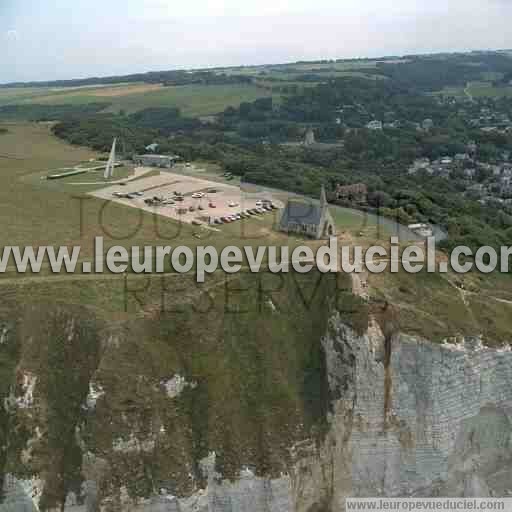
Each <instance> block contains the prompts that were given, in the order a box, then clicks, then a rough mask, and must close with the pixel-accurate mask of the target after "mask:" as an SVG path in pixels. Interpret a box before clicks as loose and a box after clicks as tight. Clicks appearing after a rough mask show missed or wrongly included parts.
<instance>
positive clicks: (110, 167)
mask: <svg viewBox="0 0 512 512" xmlns="http://www.w3.org/2000/svg"><path fill="white" fill-rule="evenodd" d="M116 142H117V139H114V142H113V143H112V149H111V150H110V156H109V157H108V162H107V167H105V174H104V175H103V177H104V178H105V179H106V180H108V179H109V178H112V176H114V168H115V164H116Z"/></svg>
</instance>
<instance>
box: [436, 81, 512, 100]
mask: <svg viewBox="0 0 512 512" xmlns="http://www.w3.org/2000/svg"><path fill="white" fill-rule="evenodd" d="M435 94H438V95H444V96H450V97H453V98H457V99H463V98H464V97H467V98H468V97H473V98H500V97H504V96H505V97H512V86H503V87H497V86H495V85H493V84H492V83H491V82H487V81H481V82H470V83H469V84H468V85H467V87H465V88H464V87H445V88H444V89H443V90H442V91H439V92H436V93H435Z"/></svg>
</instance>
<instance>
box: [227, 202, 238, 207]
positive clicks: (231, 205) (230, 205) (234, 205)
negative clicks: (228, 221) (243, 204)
mask: <svg viewBox="0 0 512 512" xmlns="http://www.w3.org/2000/svg"><path fill="white" fill-rule="evenodd" d="M237 206H240V205H239V204H238V203H235V202H233V201H232V202H231V203H229V207H230V208H236V207H237Z"/></svg>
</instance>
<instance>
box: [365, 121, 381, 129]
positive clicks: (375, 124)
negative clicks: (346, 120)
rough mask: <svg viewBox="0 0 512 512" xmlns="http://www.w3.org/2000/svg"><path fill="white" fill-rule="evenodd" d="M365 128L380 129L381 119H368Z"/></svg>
mask: <svg viewBox="0 0 512 512" xmlns="http://www.w3.org/2000/svg"><path fill="white" fill-rule="evenodd" d="M366 128H368V130H382V121H370V122H369V123H368V124H367V125H366Z"/></svg>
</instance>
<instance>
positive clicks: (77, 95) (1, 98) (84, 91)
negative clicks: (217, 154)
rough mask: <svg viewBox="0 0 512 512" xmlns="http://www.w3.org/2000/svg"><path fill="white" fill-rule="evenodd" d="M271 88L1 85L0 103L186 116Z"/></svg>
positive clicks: (235, 103) (250, 98) (205, 112)
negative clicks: (164, 110)
mask: <svg viewBox="0 0 512 512" xmlns="http://www.w3.org/2000/svg"><path fill="white" fill-rule="evenodd" d="M270 94H271V93H270V92H269V91H268V90H265V89H263V88H259V87H257V86H255V85H244V84H241V85H186V86H175V87H174V86H173V87H164V86H162V85H159V84H121V85H117V86H108V87H106V86H105V87H79V88H67V89H50V88H31V89H23V88H19V89H18V88H15V89H10V88H6V89H0V107H1V106H4V105H12V104H48V105H77V104H86V103H110V104H111V105H110V107H109V108H108V109H107V110H108V111H110V112H119V111H120V110H124V111H125V112H127V113H132V112H136V111H138V110H143V109H145V108H153V107H178V108H180V110H181V112H182V114H184V115H186V116H201V115H209V114H216V113H218V112H221V111H223V110H224V109H225V108H226V107H228V106H238V105H239V104H240V103H241V102H244V101H254V100H255V99H257V98H261V97H264V96H268V95H270Z"/></svg>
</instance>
